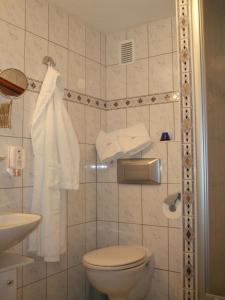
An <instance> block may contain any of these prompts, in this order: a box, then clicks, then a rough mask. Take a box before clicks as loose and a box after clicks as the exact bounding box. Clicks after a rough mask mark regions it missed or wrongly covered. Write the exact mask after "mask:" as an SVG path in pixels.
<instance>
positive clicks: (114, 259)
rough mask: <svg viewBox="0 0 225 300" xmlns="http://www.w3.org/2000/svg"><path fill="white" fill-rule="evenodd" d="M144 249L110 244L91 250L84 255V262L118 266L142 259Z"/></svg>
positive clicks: (103, 265) (144, 255)
mask: <svg viewBox="0 0 225 300" xmlns="http://www.w3.org/2000/svg"><path fill="white" fill-rule="evenodd" d="M145 257H146V249H145V248H142V247H135V246H112V247H107V248H102V249H97V250H94V251H91V252H89V253H87V254H85V255H84V257H83V261H84V263H87V264H90V265H95V266H102V267H119V266H125V265H130V264H133V263H135V262H139V261H143V259H144V258H145Z"/></svg>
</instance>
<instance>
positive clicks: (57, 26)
mask: <svg viewBox="0 0 225 300" xmlns="http://www.w3.org/2000/svg"><path fill="white" fill-rule="evenodd" d="M68 23H69V22H68V15H67V14H66V13H65V12H64V11H63V10H62V9H61V8H60V7H57V6H55V5H50V6H49V40H50V41H52V42H54V43H56V44H59V45H61V46H63V47H67V46H68Z"/></svg>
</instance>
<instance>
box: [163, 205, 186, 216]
mask: <svg viewBox="0 0 225 300" xmlns="http://www.w3.org/2000/svg"><path fill="white" fill-rule="evenodd" d="M181 212H182V205H181V201H178V202H177V203H176V211H170V210H169V205H168V204H166V203H163V214H164V215H165V216H166V217H167V218H168V219H178V218H180V217H181Z"/></svg>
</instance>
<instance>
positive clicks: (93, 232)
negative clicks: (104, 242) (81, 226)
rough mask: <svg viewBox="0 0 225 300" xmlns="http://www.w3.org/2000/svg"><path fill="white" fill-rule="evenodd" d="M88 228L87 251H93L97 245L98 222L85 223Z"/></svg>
mask: <svg viewBox="0 0 225 300" xmlns="http://www.w3.org/2000/svg"><path fill="white" fill-rule="evenodd" d="M85 229H86V234H85V235H86V252H89V251H92V250H94V249H96V247H97V227H96V222H89V223H86V224H85Z"/></svg>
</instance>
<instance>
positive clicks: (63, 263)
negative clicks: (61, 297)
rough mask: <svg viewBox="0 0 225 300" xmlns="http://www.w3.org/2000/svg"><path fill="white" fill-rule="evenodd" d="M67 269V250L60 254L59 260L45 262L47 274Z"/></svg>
mask: <svg viewBox="0 0 225 300" xmlns="http://www.w3.org/2000/svg"><path fill="white" fill-rule="evenodd" d="M66 269H67V252H66V253H64V254H63V255H61V256H60V261H59V262H52V263H47V276H49V275H53V274H56V273H59V272H62V271H64V270H66Z"/></svg>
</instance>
